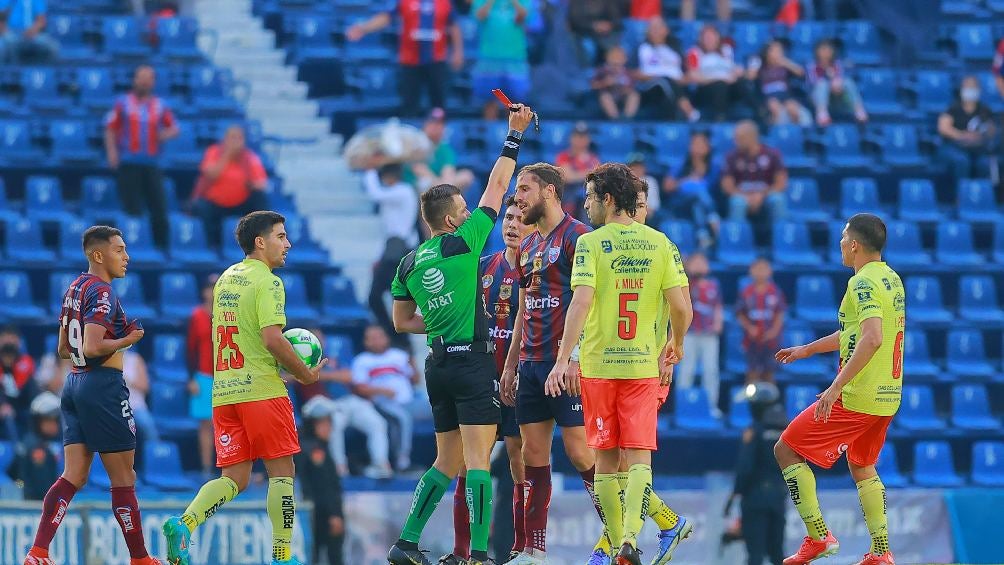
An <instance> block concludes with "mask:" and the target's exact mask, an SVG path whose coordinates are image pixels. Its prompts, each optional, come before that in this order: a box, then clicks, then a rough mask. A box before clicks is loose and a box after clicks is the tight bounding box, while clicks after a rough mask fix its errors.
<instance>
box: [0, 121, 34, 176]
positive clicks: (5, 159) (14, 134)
mask: <svg viewBox="0 0 1004 565" xmlns="http://www.w3.org/2000/svg"><path fill="white" fill-rule="evenodd" d="M44 158H45V153H43V152H42V150H41V149H40V148H38V147H37V146H35V145H33V144H32V141H31V130H30V129H29V127H28V122H26V121H24V120H10V119H0V163H3V164H4V165H7V166H10V165H15V164H16V165H18V166H24V165H33V164H35V165H37V164H39V163H40V162H41V161H42V160H43V159H44Z"/></svg>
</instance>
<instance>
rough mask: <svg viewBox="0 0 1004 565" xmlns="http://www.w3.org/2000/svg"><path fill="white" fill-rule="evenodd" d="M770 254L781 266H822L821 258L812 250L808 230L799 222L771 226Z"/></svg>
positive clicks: (777, 223)
mask: <svg viewBox="0 0 1004 565" xmlns="http://www.w3.org/2000/svg"><path fill="white" fill-rule="evenodd" d="M772 231H773V237H772V238H771V246H772V248H773V251H772V252H771V253H772V255H773V257H774V262H775V263H776V264H778V265H781V266H801V267H814V266H819V265H822V264H823V259H822V257H820V256H819V253H816V252H815V251H814V250H813V249H812V240H811V239H810V237H809V228H808V227H806V225H805V224H803V223H800V222H788V221H778V222H775V223H774V225H773V226H772Z"/></svg>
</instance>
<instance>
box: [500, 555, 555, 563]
mask: <svg viewBox="0 0 1004 565" xmlns="http://www.w3.org/2000/svg"><path fill="white" fill-rule="evenodd" d="M510 556H511V557H512V559H510V560H509V561H506V562H505V563H503V565H547V557H534V556H533V555H530V554H529V553H516V554H510Z"/></svg>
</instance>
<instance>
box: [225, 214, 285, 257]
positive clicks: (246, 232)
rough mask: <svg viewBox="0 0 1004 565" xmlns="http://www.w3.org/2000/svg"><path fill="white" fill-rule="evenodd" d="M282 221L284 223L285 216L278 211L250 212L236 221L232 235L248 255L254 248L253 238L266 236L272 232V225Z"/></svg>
mask: <svg viewBox="0 0 1004 565" xmlns="http://www.w3.org/2000/svg"><path fill="white" fill-rule="evenodd" d="M284 223H286V217H285V216H283V215H282V214H280V213H278V212H273V211H271V210H259V211H257V212H251V213H250V214H248V215H246V216H244V217H243V218H241V220H240V221H239V222H237V229H235V230H234V236H235V237H236V238H237V244H238V245H240V246H241V250H243V251H244V254H245V255H250V254H252V253H254V250H255V245H254V241H255V239H257V238H259V237H268V235H269V234H270V233H272V227H273V226H275V225H276V224H284Z"/></svg>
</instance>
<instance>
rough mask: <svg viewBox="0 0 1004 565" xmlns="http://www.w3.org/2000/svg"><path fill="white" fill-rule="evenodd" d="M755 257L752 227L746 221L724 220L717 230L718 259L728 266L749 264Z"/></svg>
mask: <svg viewBox="0 0 1004 565" xmlns="http://www.w3.org/2000/svg"><path fill="white" fill-rule="evenodd" d="M754 259H756V249H755V248H754V247H753V228H752V227H751V226H750V224H749V222H746V221H732V220H726V221H724V222H722V223H721V227H720V229H719V231H718V260H719V261H721V262H722V263H725V264H726V265H729V266H745V265H749V264H750V263H752V262H753V260H754Z"/></svg>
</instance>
